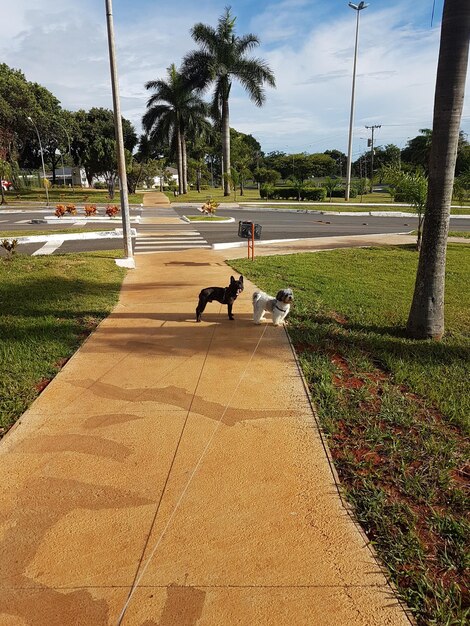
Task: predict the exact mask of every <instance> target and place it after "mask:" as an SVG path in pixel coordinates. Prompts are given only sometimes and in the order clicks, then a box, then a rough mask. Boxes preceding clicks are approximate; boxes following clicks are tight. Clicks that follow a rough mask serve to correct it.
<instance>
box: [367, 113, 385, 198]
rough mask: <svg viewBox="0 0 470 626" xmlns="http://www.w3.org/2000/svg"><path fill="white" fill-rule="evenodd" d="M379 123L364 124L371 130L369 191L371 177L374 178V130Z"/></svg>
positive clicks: (371, 183)
mask: <svg viewBox="0 0 470 626" xmlns="http://www.w3.org/2000/svg"><path fill="white" fill-rule="evenodd" d="M381 127H382V125H381V124H375V125H374V126H366V128H370V129H371V131H372V139H371V140H370V192H371V193H372V186H373V182H372V181H373V179H374V130H375V129H376V128H381Z"/></svg>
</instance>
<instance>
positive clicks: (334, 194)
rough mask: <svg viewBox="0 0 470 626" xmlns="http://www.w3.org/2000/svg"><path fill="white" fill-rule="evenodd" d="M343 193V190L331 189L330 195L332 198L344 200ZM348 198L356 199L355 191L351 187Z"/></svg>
mask: <svg viewBox="0 0 470 626" xmlns="http://www.w3.org/2000/svg"><path fill="white" fill-rule="evenodd" d="M344 191H345V190H344V189H333V191H332V193H331V197H332V198H344ZM328 197H330V194H328ZM349 197H350V198H357V189H356V188H355V187H353V186H352V185H351V187H350V188H349Z"/></svg>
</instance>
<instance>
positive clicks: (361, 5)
mask: <svg viewBox="0 0 470 626" xmlns="http://www.w3.org/2000/svg"><path fill="white" fill-rule="evenodd" d="M348 6H350V7H351V9H354V10H355V11H356V43H355V46H354V64H353V79H352V91H351V114H350V117H349V140H348V162H347V166H346V192H345V194H344V198H345V200H349V193H350V190H351V159H352V135H353V123H354V95H355V90H356V64H357V43H358V38H359V13H360V12H361V11H362V9H366V8H367V7H368V6H369V5H368V4H366V3H365V2H359V4H353V3H352V2H349V3H348Z"/></svg>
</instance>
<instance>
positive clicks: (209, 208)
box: [201, 198, 219, 215]
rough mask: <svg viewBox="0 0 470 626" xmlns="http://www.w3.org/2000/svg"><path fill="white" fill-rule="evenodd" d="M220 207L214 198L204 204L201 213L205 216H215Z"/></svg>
mask: <svg viewBox="0 0 470 626" xmlns="http://www.w3.org/2000/svg"><path fill="white" fill-rule="evenodd" d="M218 206H219V203H218V202H216V201H215V200H212V198H209V200H207V202H204V204H203V205H202V207H201V211H202V212H203V213H204V214H205V215H215V212H216V210H217V207H218Z"/></svg>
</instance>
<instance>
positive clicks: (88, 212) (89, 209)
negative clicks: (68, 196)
mask: <svg viewBox="0 0 470 626" xmlns="http://www.w3.org/2000/svg"><path fill="white" fill-rule="evenodd" d="M92 215H96V204H85V217H91V216H92Z"/></svg>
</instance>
